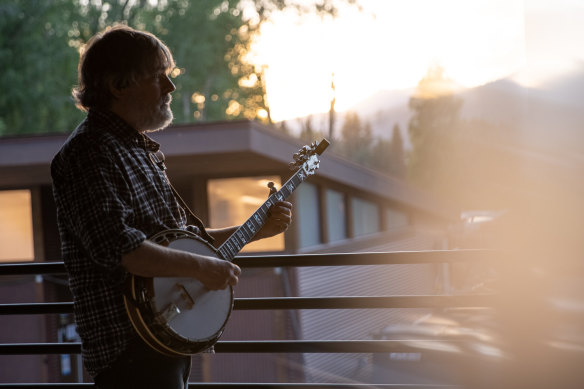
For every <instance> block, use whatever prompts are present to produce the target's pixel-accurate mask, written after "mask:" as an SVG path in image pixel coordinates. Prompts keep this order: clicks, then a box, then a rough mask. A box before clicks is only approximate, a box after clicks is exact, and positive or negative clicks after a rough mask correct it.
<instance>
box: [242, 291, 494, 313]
mask: <svg viewBox="0 0 584 389" xmlns="http://www.w3.org/2000/svg"><path fill="white" fill-rule="evenodd" d="M494 297H495V295H461V296H432V295H424V296H372V297H364V296H348V297H347V296H342V297H276V298H274V297H265V298H239V299H237V298H236V299H235V304H234V309H240V310H251V309H372V308H445V307H477V306H478V307H485V306H492V305H493V302H494V301H493V300H494Z"/></svg>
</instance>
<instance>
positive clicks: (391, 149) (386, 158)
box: [371, 123, 406, 178]
mask: <svg viewBox="0 0 584 389" xmlns="http://www.w3.org/2000/svg"><path fill="white" fill-rule="evenodd" d="M371 154H372V165H373V168H375V169H377V170H379V171H381V172H383V173H386V174H390V175H392V176H395V177H400V178H404V177H405V172H406V165H405V153H404V142H403V138H402V135H401V130H400V128H399V125H398V124H397V123H396V124H394V126H393V130H392V136H391V139H390V140H386V139H383V138H378V139H377V140H376V141H375V144H374V146H373V148H372V152H371Z"/></svg>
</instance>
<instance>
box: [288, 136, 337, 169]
mask: <svg viewBox="0 0 584 389" xmlns="http://www.w3.org/2000/svg"><path fill="white" fill-rule="evenodd" d="M329 145H330V143H329V141H328V140H326V139H323V140H321V141H320V142H316V141H315V142H312V144H310V146H308V145H307V146H303V147H302V148H301V149H300V150H298V152H297V153H294V155H293V156H292V157H293V158H294V161H293V162H290V163H289V164H288V167H289V168H290V170H298V169H300V168H302V170H304V173H306V174H307V175H313V174H314V173H315V171H316V169H318V167H319V165H320V161H319V160H318V156H319V155H321V154H322V153H323V152H324V151H325V150H326V148H327V147H328V146H329Z"/></svg>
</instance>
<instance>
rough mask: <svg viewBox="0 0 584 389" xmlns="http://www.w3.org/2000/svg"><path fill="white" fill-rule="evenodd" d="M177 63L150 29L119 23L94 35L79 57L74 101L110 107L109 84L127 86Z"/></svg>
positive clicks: (80, 104) (86, 105)
mask: <svg viewBox="0 0 584 389" xmlns="http://www.w3.org/2000/svg"><path fill="white" fill-rule="evenodd" d="M174 66H175V63H174V59H173V57H172V54H171V52H170V50H169V49H168V47H167V46H166V45H165V44H164V43H163V42H162V41H161V40H160V39H158V38H157V37H156V36H154V35H153V34H151V33H149V32H144V31H138V30H135V29H133V28H131V27H128V26H116V27H111V28H108V29H106V30H105V31H104V32H101V33H98V34H96V35H95V36H94V37H92V38H91V39H90V40H89V42H87V44H86V45H85V47H84V50H83V51H82V54H81V58H80V60H79V65H78V68H77V71H78V85H77V86H76V87H75V88H73V91H72V95H73V98H74V100H75V105H76V106H77V107H78V108H79V109H81V110H83V111H88V110H89V109H90V108H94V107H96V108H97V107H99V108H105V109H107V108H109V107H110V105H111V102H112V100H113V98H114V97H113V95H112V93H111V92H110V85H113V86H115V87H116V88H124V87H127V86H130V85H132V84H134V83H135V82H137V81H138V80H139V79H140V78H141V77H144V76H146V75H148V74H149V73H150V74H151V73H152V72H155V71H157V70H158V69H160V68H164V69H165V70H166V71H170V70H171V69H173V68H174Z"/></svg>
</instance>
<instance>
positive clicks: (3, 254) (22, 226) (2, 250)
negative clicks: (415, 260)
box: [0, 190, 34, 262]
mask: <svg viewBox="0 0 584 389" xmlns="http://www.w3.org/2000/svg"><path fill="white" fill-rule="evenodd" d="M33 260H34V241H33V233H32V207H31V195H30V191H29V190H8V191H0V262H24V261H33Z"/></svg>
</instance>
